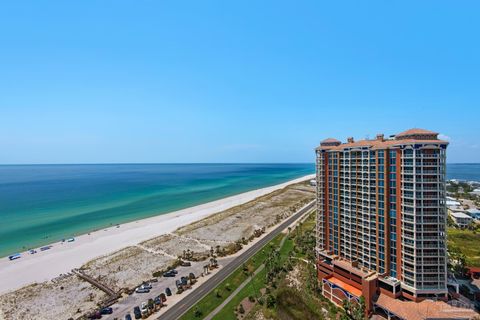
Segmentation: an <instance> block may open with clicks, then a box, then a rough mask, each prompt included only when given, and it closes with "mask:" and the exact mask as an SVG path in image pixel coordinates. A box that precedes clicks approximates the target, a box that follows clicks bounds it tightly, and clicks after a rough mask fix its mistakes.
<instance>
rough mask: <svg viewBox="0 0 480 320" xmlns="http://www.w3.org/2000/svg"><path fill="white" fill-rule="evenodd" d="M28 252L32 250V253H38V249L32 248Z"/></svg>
mask: <svg viewBox="0 0 480 320" xmlns="http://www.w3.org/2000/svg"><path fill="white" fill-rule="evenodd" d="M28 252H30V254H35V253H37V250H35V249H30V250H29V251H28Z"/></svg>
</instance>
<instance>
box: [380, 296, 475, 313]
mask: <svg viewBox="0 0 480 320" xmlns="http://www.w3.org/2000/svg"><path fill="white" fill-rule="evenodd" d="M375 304H376V305H377V306H380V307H382V308H383V309H386V310H389V311H390V312H393V313H395V314H396V315H397V316H399V317H401V318H403V319H407V320H425V319H472V318H474V317H476V316H478V313H476V312H475V311H473V310H471V309H465V308H458V307H453V306H451V305H449V304H447V303H445V302H443V301H433V300H423V301H421V302H414V301H402V300H400V299H394V298H391V297H389V296H387V295H385V294H383V293H381V294H380V295H379V297H378V299H377V301H376V302H375Z"/></svg>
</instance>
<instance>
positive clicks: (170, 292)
mask: <svg viewBox="0 0 480 320" xmlns="http://www.w3.org/2000/svg"><path fill="white" fill-rule="evenodd" d="M165 293H166V294H167V296H169V297H170V296H171V295H172V290H170V288H166V289H165Z"/></svg>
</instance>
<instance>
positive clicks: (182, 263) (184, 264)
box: [180, 261, 192, 267]
mask: <svg viewBox="0 0 480 320" xmlns="http://www.w3.org/2000/svg"><path fill="white" fill-rule="evenodd" d="M180 266H182V267H191V266H192V263H191V262H190V261H182V262H180Z"/></svg>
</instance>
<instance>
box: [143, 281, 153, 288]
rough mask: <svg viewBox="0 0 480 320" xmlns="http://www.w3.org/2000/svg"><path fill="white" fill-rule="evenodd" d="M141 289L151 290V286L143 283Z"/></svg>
mask: <svg viewBox="0 0 480 320" xmlns="http://www.w3.org/2000/svg"><path fill="white" fill-rule="evenodd" d="M142 288H144V289H152V285H151V284H150V283H148V282H145V283H144V284H142Z"/></svg>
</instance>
